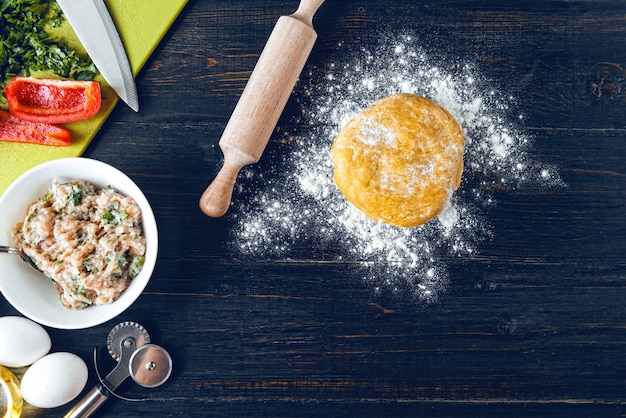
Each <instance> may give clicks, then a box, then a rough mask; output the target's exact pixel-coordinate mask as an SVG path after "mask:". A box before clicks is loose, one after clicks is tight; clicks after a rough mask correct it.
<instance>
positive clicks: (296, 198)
mask: <svg viewBox="0 0 626 418" xmlns="http://www.w3.org/2000/svg"><path fill="white" fill-rule="evenodd" d="M337 48H338V53H337V57H342V59H343V57H346V56H350V57H351V58H350V60H349V61H346V62H345V63H343V64H331V65H329V66H328V67H326V68H320V69H317V70H314V71H311V72H310V73H309V74H304V75H303V77H302V80H303V81H302V82H301V83H302V85H300V86H299V87H298V89H297V91H296V95H295V98H296V100H299V102H300V103H301V104H302V106H301V108H302V115H300V116H298V118H299V122H300V123H301V125H310V126H311V128H310V129H300V130H299V131H298V132H293V134H294V135H296V137H287V136H286V138H285V139H286V140H285V145H284V146H281V147H280V149H279V150H277V152H275V153H271V152H270V153H269V154H268V155H265V156H264V157H263V158H264V159H266V160H270V161H271V162H272V166H273V167H275V171H272V172H267V171H266V172H265V173H263V172H259V167H255V166H252V167H248V168H246V169H244V172H245V174H247V175H249V176H250V177H251V180H250V181H251V182H253V183H254V186H250V185H240V187H241V188H240V189H239V190H238V193H240V195H241V194H244V193H246V192H245V190H256V191H255V192H253V193H251V194H250V195H245V196H240V197H239V198H237V199H235V202H236V204H235V207H234V208H233V209H234V212H235V216H236V217H237V221H238V222H237V226H236V228H235V230H234V232H233V247H234V248H235V249H236V250H237V251H238V252H241V253H243V254H245V255H246V256H255V257H263V258H275V259H279V258H297V257H307V258H308V259H319V260H328V259H329V258H331V257H333V258H335V259H336V260H337V261H347V262H354V263H355V265H356V266H357V268H356V269H355V271H354V277H349V278H347V279H350V278H351V279H355V278H360V279H362V280H363V281H364V282H365V283H366V284H367V285H368V286H371V288H372V289H373V291H374V292H376V293H378V292H380V293H383V292H384V293H392V294H395V295H397V296H399V297H410V298H415V299H416V300H419V301H422V302H433V301H436V300H437V299H438V297H439V296H440V295H441V293H442V292H444V291H445V289H446V287H447V284H448V283H449V280H450V279H451V278H450V277H449V276H450V274H449V270H448V265H449V263H454V262H458V263H461V262H462V260H467V259H471V258H472V257H473V256H474V254H475V253H476V252H477V251H479V249H480V243H481V242H482V241H483V240H484V239H487V238H489V236H490V235H491V234H492V231H491V227H490V224H489V221H488V212H489V208H490V206H491V205H492V204H493V203H494V200H495V197H494V193H493V190H494V189H500V190H503V189H504V190H511V189H516V188H523V187H534V188H548V187H553V186H560V185H562V181H561V179H560V177H559V173H558V170H557V168H555V167H554V166H552V165H549V164H543V163H541V162H537V161H532V160H531V158H530V157H529V151H530V150H531V147H532V138H531V137H530V136H529V135H528V134H527V133H525V132H524V131H523V130H522V128H521V127H520V126H519V125H518V123H519V121H520V118H519V116H518V115H517V114H516V113H515V106H514V104H513V100H512V99H511V98H509V97H506V96H504V95H502V94H501V93H500V92H497V91H494V90H493V89H492V88H491V87H490V84H489V81H488V80H485V79H483V77H482V76H481V74H480V72H479V71H478V70H477V69H476V68H475V67H474V66H473V65H471V64H469V63H463V62H459V61H458V60H454V61H447V60H446V57H442V56H434V57H432V58H431V57H430V56H429V54H428V52H427V51H426V50H425V49H423V48H422V47H421V46H420V45H419V40H418V39H416V38H414V37H412V36H410V35H401V36H397V35H393V36H391V37H384V38H383V39H381V42H380V44H379V45H377V46H375V47H373V48H371V49H368V48H363V49H361V50H360V51H354V50H350V48H349V47H344V46H343V45H342V44H339V45H338V46H337ZM344 49H345V50H344ZM399 92H405V93H413V94H417V95H420V96H423V97H426V98H429V99H431V100H433V101H434V102H436V103H438V104H439V105H441V106H442V107H443V108H445V109H446V110H448V111H449V112H450V113H451V114H452V115H453V116H454V118H455V119H456V120H457V121H458V122H459V124H460V125H461V127H462V129H463V131H464V134H465V141H466V143H465V147H466V148H465V158H464V159H465V170H464V173H463V181H462V183H461V187H460V188H459V190H457V191H456V193H455V194H454V195H453V197H452V199H451V202H450V204H449V205H448V207H447V208H446V209H445V210H444V211H443V212H442V213H441V214H440V215H439V217H438V218H437V219H434V220H432V221H430V222H428V223H427V224H425V225H422V226H420V227H416V228H411V229H405V228H398V227H394V226H390V225H386V224H382V223H380V222H374V221H372V220H370V219H369V218H367V217H366V216H365V215H364V214H363V213H361V212H360V211H359V210H357V209H355V208H354V207H353V206H352V205H350V204H349V203H348V202H347V201H346V200H345V198H344V197H343V195H342V194H341V193H340V192H339V190H338V189H337V187H336V186H335V183H334V181H333V167H332V161H331V158H330V157H331V156H330V149H331V145H332V142H333V139H334V138H335V136H336V134H337V132H338V131H339V130H340V129H341V128H342V127H343V126H344V125H345V124H346V123H347V121H348V120H349V119H350V118H352V117H353V116H354V115H356V114H357V113H358V112H359V111H361V110H362V109H364V108H365V107H367V106H368V105H369V104H370V103H372V102H373V101H375V100H376V99H379V98H381V97H384V96H388V95H391V94H394V93H399ZM369 140H370V139H364V141H369Z"/></svg>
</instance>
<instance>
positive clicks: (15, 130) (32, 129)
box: [0, 110, 71, 147]
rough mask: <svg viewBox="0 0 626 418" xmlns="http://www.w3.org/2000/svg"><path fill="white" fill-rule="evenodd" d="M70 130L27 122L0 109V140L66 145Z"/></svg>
mask: <svg viewBox="0 0 626 418" xmlns="http://www.w3.org/2000/svg"><path fill="white" fill-rule="evenodd" d="M70 137H71V134H70V131H68V130H67V129H65V128H63V127H61V126H56V125H50V124H47V123H39V122H28V121H25V120H22V119H20V118H17V117H15V116H13V115H11V114H10V113H9V112H7V111H5V110H0V141H7V142H22V143H30V144H40V145H52V146H57V147H66V146H68V145H69V144H70Z"/></svg>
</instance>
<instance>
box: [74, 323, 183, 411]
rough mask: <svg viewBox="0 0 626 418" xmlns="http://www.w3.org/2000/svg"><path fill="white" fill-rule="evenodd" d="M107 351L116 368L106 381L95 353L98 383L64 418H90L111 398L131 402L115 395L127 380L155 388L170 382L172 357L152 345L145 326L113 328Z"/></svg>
mask: <svg viewBox="0 0 626 418" xmlns="http://www.w3.org/2000/svg"><path fill="white" fill-rule="evenodd" d="M107 349H108V350H109V354H110V355H111V357H113V359H114V360H115V361H117V365H116V366H115V367H114V368H113V370H111V372H109V374H107V375H106V377H105V378H104V379H103V378H102V377H101V376H100V373H99V372H98V365H97V362H96V350H95V349H94V364H95V366H96V367H95V368H96V374H97V375H98V381H99V383H98V384H97V385H96V386H95V387H94V388H93V389H91V391H90V392H89V393H87V395H85V397H84V398H83V399H82V400H80V401H79V402H78V403H77V404H76V405H75V406H74V407H73V408H72V409H71V410H70V411H69V412H68V413H67V414H66V415H65V418H78V417H81V418H82V417H89V416H91V415H92V414H93V413H94V412H95V411H96V410H97V409H98V408H99V407H100V406H101V405H102V404H103V403H104V402H105V401H106V400H107V399H109V398H110V397H111V396H112V395H113V396H115V397H117V398H120V399H124V400H130V401H137V400H143V399H129V398H125V397H123V396H121V395H118V394H117V393H115V390H116V389H117V388H118V387H119V386H120V385H121V384H122V383H123V382H124V381H125V380H126V379H127V378H128V377H131V378H132V379H133V380H134V381H135V383H137V384H138V385H140V386H142V387H144V388H155V387H157V386H160V385H162V384H163V383H165V382H166V381H167V379H168V378H169V377H170V374H171V373H172V358H171V357H170V355H169V353H168V352H167V351H165V349H164V348H162V347H160V346H158V345H156V344H151V343H150V336H149V335H148V332H147V331H146V329H145V328H144V327H142V326H141V325H139V324H138V323H136V322H132V321H125V322H122V323H120V324H118V325H116V326H115V327H113V328H112V329H111V331H110V332H109V335H108V337H107Z"/></svg>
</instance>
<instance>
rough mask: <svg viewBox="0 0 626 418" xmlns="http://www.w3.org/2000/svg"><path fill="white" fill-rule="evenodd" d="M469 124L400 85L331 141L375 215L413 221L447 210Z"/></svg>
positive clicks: (351, 196) (344, 177)
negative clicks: (464, 127)
mask: <svg viewBox="0 0 626 418" xmlns="http://www.w3.org/2000/svg"><path fill="white" fill-rule="evenodd" d="M463 151H464V136H463V131H462V129H461V127H460V126H459V124H458V123H457V121H456V120H455V119H454V117H452V115H450V113H448V111H446V110H445V109H444V108H442V107H441V106H439V105H437V104H435V103H434V102H432V101H430V100H428V99H425V98H423V97H420V96H417V95H415V94H408V93H399V94H394V95H391V96H388V97H384V98H382V99H379V100H377V101H375V102H374V103H372V104H371V105H370V106H369V107H368V108H367V109H365V110H363V111H361V112H360V113H358V114H357V115H356V116H354V117H353V118H352V119H351V120H350V121H349V122H348V123H347V124H346V125H345V126H344V127H343V128H342V129H341V131H340V132H339V134H338V135H337V137H336V138H335V141H334V142H333V146H332V160H333V166H334V180H335V183H336V184H337V186H338V187H339V190H341V192H342V193H343V194H344V196H345V197H346V198H347V199H348V201H349V202H350V203H352V204H353V205H354V206H356V207H357V208H358V209H360V210H361V211H362V212H364V213H365V215H367V216H368V217H370V218H372V219H374V220H376V221H382V222H384V223H388V224H392V225H396V226H400V227H406V228H411V227H415V226H418V225H422V224H424V223H426V222H428V221H429V220H431V219H432V218H434V217H435V216H437V215H438V214H439V213H441V212H442V211H443V210H444V209H445V207H446V205H447V204H448V202H449V201H450V198H451V197H452V194H453V193H454V191H455V190H457V189H458V188H459V185H460V184H461V176H462V174H463Z"/></svg>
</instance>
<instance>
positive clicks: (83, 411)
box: [65, 384, 109, 418]
mask: <svg viewBox="0 0 626 418" xmlns="http://www.w3.org/2000/svg"><path fill="white" fill-rule="evenodd" d="M107 399H109V392H108V391H107V390H106V389H104V387H103V386H102V385H100V384H98V385H96V386H95V387H94V388H93V389H91V390H90V391H89V393H87V394H86V395H85V396H84V397H83V399H81V400H80V401H79V402H78V403H77V404H76V405H74V407H73V408H72V409H71V410H70V411H69V412H68V413H67V414H66V415H65V418H86V417H90V416H92V415H93V414H94V412H96V410H97V409H98V408H100V406H102V404H103V403H104V402H106V401H107Z"/></svg>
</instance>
